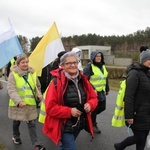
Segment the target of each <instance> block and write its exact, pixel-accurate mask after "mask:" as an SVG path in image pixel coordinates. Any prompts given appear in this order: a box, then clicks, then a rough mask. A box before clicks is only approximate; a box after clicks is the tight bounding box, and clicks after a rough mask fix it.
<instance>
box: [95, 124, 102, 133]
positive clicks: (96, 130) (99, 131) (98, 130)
mask: <svg viewBox="0 0 150 150" xmlns="http://www.w3.org/2000/svg"><path fill="white" fill-rule="evenodd" d="M93 130H94V133H99V134H100V133H101V130H100V129H99V128H98V126H97V123H95V124H93Z"/></svg>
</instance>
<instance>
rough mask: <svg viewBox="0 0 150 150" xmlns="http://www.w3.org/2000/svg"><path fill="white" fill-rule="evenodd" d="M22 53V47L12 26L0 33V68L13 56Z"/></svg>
mask: <svg viewBox="0 0 150 150" xmlns="http://www.w3.org/2000/svg"><path fill="white" fill-rule="evenodd" d="M22 53H23V50H22V47H21V45H20V43H19V40H18V37H17V35H16V34H15V32H14V30H13V28H12V27H11V28H10V29H9V30H8V31H7V32H5V33H3V34H1V35H0V68H2V67H4V66H5V65H6V64H7V63H8V62H9V61H10V60H11V59H12V58H13V57H15V56H17V55H19V54H22Z"/></svg>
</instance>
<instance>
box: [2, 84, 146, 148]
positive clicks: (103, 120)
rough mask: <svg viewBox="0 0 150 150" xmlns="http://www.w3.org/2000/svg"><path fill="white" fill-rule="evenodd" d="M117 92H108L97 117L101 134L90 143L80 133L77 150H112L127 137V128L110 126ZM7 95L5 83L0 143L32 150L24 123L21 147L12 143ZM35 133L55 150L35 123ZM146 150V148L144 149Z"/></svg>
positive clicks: (39, 124)
mask: <svg viewBox="0 0 150 150" xmlns="http://www.w3.org/2000/svg"><path fill="white" fill-rule="evenodd" d="M116 95H117V92H115V91H110V93H109V95H108V96H107V108H106V110H105V111H104V112H103V113H101V114H100V115H98V120H97V122H98V126H99V128H100V129H101V131H102V133H101V134H95V138H94V139H93V140H92V141H91V136H90V135H89V134H88V133H87V132H85V131H81V133H80V135H79V136H78V138H77V140H76V144H77V149H78V150H114V147H113V145H114V143H115V142H120V141H121V140H123V139H124V138H126V137H127V136H128V133H127V128H126V127H122V128H114V127H112V126H111V118H112V115H113V111H114V107H115V100H116ZM8 99H9V97H8V95H7V90H6V83H4V89H3V90H0V141H1V142H2V143H4V144H5V146H6V150H32V145H31V141H30V137H29V133H28V128H27V125H26V123H25V122H22V123H21V126H20V132H21V140H22V144H21V145H15V144H14V143H13V142H12V139H11V138H12V120H10V119H9V118H8V115H7V111H8ZM37 132H38V137H39V141H40V142H41V143H42V144H43V145H44V146H45V147H46V148H47V150H57V147H56V146H55V145H54V144H53V143H52V141H51V140H50V139H48V138H47V137H46V136H45V135H43V133H42V124H41V123H39V122H38V121H37ZM126 149H127V150H135V149H136V148H135V146H130V147H128V148H126ZM145 150H147V148H146V149H145Z"/></svg>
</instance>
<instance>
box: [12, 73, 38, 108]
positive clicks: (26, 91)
mask: <svg viewBox="0 0 150 150" xmlns="http://www.w3.org/2000/svg"><path fill="white" fill-rule="evenodd" d="M13 75H14V79H15V81H16V90H17V93H18V95H19V96H20V97H21V99H22V100H23V102H24V103H25V104H27V105H36V101H35V98H34V95H33V93H32V91H31V89H30V87H29V85H28V83H27V82H26V81H25V80H24V78H23V77H21V76H19V75H18V73H14V72H13ZM33 80H34V82H33ZM28 82H29V83H30V85H31V87H32V89H35V84H36V73H33V74H32V77H31V74H30V73H29V74H28ZM9 106H16V104H15V103H14V101H13V100H12V99H10V100H9Z"/></svg>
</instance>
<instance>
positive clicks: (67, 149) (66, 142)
mask: <svg viewBox="0 0 150 150" xmlns="http://www.w3.org/2000/svg"><path fill="white" fill-rule="evenodd" d="M79 133H80V130H79V131H77V132H76V133H75V134H73V133H62V137H61V144H60V145H59V147H58V150H76V143H75V139H76V137H77V136H78V135H79Z"/></svg>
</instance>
